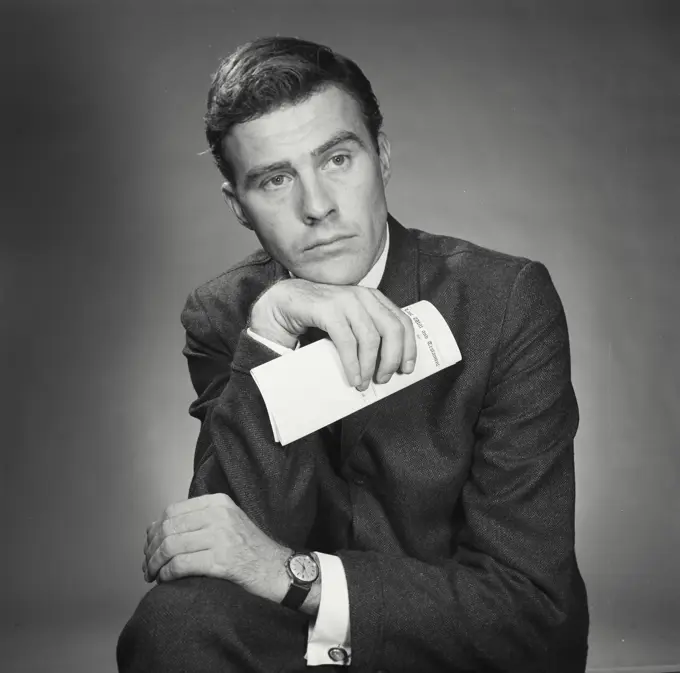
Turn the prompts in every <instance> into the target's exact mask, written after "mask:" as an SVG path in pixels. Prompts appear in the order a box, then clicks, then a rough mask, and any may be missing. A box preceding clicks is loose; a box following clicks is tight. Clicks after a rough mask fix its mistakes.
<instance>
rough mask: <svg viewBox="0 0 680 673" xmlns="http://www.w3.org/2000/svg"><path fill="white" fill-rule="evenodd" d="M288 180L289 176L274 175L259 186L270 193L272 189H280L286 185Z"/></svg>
mask: <svg viewBox="0 0 680 673" xmlns="http://www.w3.org/2000/svg"><path fill="white" fill-rule="evenodd" d="M289 179H290V176H288V175H283V174H279V175H274V176H272V177H271V178H268V179H267V180H265V181H264V182H263V183H262V185H261V186H262V189H266V190H269V191H271V190H273V189H280V188H281V187H283V186H284V185H285V184H286V183H287V181H288V180H289Z"/></svg>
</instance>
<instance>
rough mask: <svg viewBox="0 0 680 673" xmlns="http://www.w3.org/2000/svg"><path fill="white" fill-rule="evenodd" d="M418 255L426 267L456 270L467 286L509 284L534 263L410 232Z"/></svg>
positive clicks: (448, 238)
mask: <svg viewBox="0 0 680 673" xmlns="http://www.w3.org/2000/svg"><path fill="white" fill-rule="evenodd" d="M412 231H413V233H414V234H415V236H416V239H417V241H418V252H419V255H420V257H421V260H422V261H423V262H424V263H425V265H426V266H429V267H432V268H433V269H436V268H441V267H446V268H448V269H450V270H456V271H457V272H458V273H457V276H458V277H459V278H460V279H461V280H463V279H467V281H468V282H469V283H470V284H480V283H481V284H486V282H493V283H494V284H498V283H499V282H501V281H506V282H509V283H510V284H512V283H513V282H514V280H515V278H516V277H517V275H518V274H519V272H520V271H521V270H522V268H524V267H525V266H526V265H527V264H529V263H531V262H532V261H533V260H531V259H529V258H528V257H523V256H519V255H513V254H510V253H507V252H501V251H500V250H494V249H493V248H488V247H484V246H482V245H478V244H476V243H473V242H471V241H467V240H465V239H462V238H457V237H455V236H446V235H443V234H433V233H430V232H426V231H420V230H417V229H415V230H412Z"/></svg>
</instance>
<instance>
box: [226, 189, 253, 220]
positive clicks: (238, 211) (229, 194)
mask: <svg viewBox="0 0 680 673" xmlns="http://www.w3.org/2000/svg"><path fill="white" fill-rule="evenodd" d="M222 195H223V196H224V200H225V201H226V202H227V203H228V204H229V207H230V208H231V209H232V210H233V211H234V215H236V219H237V220H238V221H239V222H240V223H241V224H242V225H243V226H244V227H245V228H246V229H250V230H251V231H252V229H253V226H252V225H251V224H250V222H248V218H247V217H246V215H245V213H244V211H243V206H242V205H241V202H240V201H239V200H238V196H236V191H235V190H234V188H233V186H232V184H231V182H229V181H226V182H223V183H222Z"/></svg>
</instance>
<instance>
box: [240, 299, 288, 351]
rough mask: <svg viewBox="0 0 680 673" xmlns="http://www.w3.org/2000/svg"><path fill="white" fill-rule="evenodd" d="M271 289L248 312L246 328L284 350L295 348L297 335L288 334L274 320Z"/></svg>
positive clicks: (274, 311)
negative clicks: (248, 317) (282, 347)
mask: <svg viewBox="0 0 680 673" xmlns="http://www.w3.org/2000/svg"><path fill="white" fill-rule="evenodd" d="M273 289H274V288H270V289H269V290H268V291H267V292H265V293H264V294H262V295H261V296H260V297H259V298H258V299H257V300H256V301H255V303H254V304H253V306H252V308H251V310H250V319H249V321H248V327H249V328H250V329H251V330H252V331H253V332H255V334H257V335H258V336H261V337H263V338H265V339H269V340H270V341H274V342H275V343H277V344H280V345H281V346H284V347H285V348H291V349H292V348H295V346H296V345H297V341H298V338H299V335H298V334H293V333H291V332H289V331H288V330H287V329H286V328H285V327H284V326H283V325H282V324H281V322H279V321H278V320H277V319H276V307H275V306H274V305H273V304H272V301H271V299H272V297H271V292H272V290H273Z"/></svg>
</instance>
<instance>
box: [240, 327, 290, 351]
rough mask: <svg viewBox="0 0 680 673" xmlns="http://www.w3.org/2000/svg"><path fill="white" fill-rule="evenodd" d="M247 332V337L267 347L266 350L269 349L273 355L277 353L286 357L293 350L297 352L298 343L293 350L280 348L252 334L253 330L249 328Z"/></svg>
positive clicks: (280, 346)
mask: <svg viewBox="0 0 680 673" xmlns="http://www.w3.org/2000/svg"><path fill="white" fill-rule="evenodd" d="M247 332H248V336H251V337H253V339H255V341H259V342H260V343H261V344H264V345H265V346H267V348H271V349H272V350H273V351H274V352H275V353H278V354H279V355H286V354H288V353H292V352H293V351H294V350H297V348H298V346H299V345H300V342H299V341H298V342H297V344H295V348H287V347H286V346H282V345H281V344H279V343H276V341H271V340H270V339H267V338H266V337H263V336H260V335H259V334H255V332H253V330H251V329H250V327H249V328H248V330H247Z"/></svg>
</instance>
